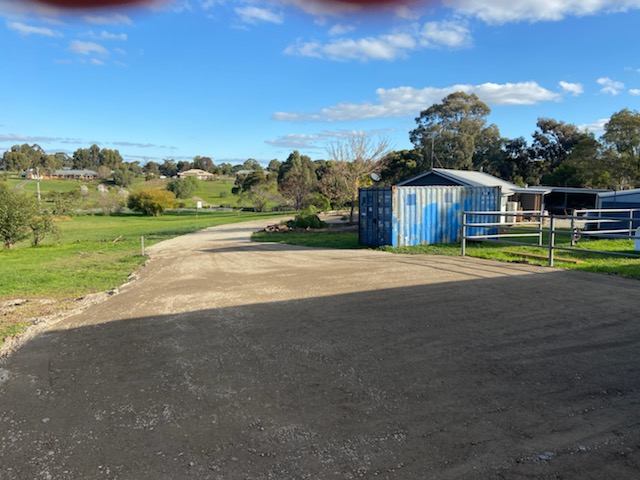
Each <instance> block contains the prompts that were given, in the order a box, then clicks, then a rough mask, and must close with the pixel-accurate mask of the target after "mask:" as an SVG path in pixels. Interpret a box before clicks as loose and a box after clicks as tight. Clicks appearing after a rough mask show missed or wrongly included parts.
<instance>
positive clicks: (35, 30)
mask: <svg viewBox="0 0 640 480" xmlns="http://www.w3.org/2000/svg"><path fill="white" fill-rule="evenodd" d="M7 27H9V28H10V29H11V30H14V31H16V32H18V33H19V34H20V35H42V36H45V37H51V38H60V37H62V36H63V35H62V33H60V32H56V31H55V30H52V29H50V28H47V27H34V26H32V25H27V24H26V23H22V22H8V23H7Z"/></svg>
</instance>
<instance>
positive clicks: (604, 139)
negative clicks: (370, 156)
mask: <svg viewBox="0 0 640 480" xmlns="http://www.w3.org/2000/svg"><path fill="white" fill-rule="evenodd" d="M490 113H491V110H490V108H489V107H488V106H487V105H486V104H484V103H483V102H482V101H480V100H479V99H478V97H477V96H476V95H474V94H466V93H463V92H456V93H452V94H450V95H448V96H447V97H445V98H444V99H443V101H442V102H441V103H438V104H434V105H432V106H431V107H429V108H427V109H426V110H423V111H422V112H421V113H420V115H419V116H418V117H417V118H416V124H417V126H416V128H415V129H414V130H412V131H411V132H410V135H409V138H410V140H411V142H412V143H413V145H414V148H413V149H411V150H403V151H398V152H393V153H392V154H391V155H390V156H389V157H387V158H386V159H385V162H384V166H383V169H382V173H383V177H384V178H385V179H386V181H387V182H388V183H395V182H397V181H400V180H402V179H406V178H410V177H411V176H413V175H417V174H419V173H421V172H424V171H426V170H429V169H430V168H431V167H432V166H434V167H442V168H453V169H461V170H479V171H484V172H487V173H490V174H492V175H495V176H497V177H500V178H502V179H503V180H507V181H510V182H513V183H515V184H518V185H549V186H564V187H588V188H604V189H614V190H620V189H629V188H635V187H638V186H640V113H639V112H637V111H632V110H630V109H627V108H625V109H622V110H620V111H618V112H615V113H614V114H613V115H611V117H610V119H609V121H608V122H607V123H606V124H605V125H604V133H603V134H602V135H601V136H600V138H597V137H596V136H595V135H594V134H593V133H592V132H588V131H584V130H581V129H580V128H578V127H577V126H576V125H573V124H571V123H565V122H563V121H561V120H555V119H552V118H539V119H538V121H537V124H536V130H535V131H534V132H533V134H532V141H531V143H528V142H527V140H526V139H525V138H524V137H518V138H515V139H513V138H511V139H510V138H505V137H502V136H501V135H500V131H499V129H498V127H497V126H496V125H494V124H489V125H488V124H487V117H488V115H489V114H490Z"/></svg>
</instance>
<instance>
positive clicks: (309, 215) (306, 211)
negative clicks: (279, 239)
mask: <svg viewBox="0 0 640 480" xmlns="http://www.w3.org/2000/svg"><path fill="white" fill-rule="evenodd" d="M317 211H318V210H317V209H316V207H314V206H313V205H311V206H309V207H305V208H303V209H302V210H300V213H299V214H298V215H296V218H295V219H294V220H293V222H291V225H290V226H293V227H296V228H324V227H326V226H327V224H326V223H325V222H323V221H322V220H320V218H319V217H318V215H316V212H317Z"/></svg>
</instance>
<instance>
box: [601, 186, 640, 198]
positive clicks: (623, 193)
mask: <svg viewBox="0 0 640 480" xmlns="http://www.w3.org/2000/svg"><path fill="white" fill-rule="evenodd" d="M638 195H640V188H633V189H631V190H617V191H615V192H614V191H608V192H600V193H598V196H599V197H600V198H608V197H617V198H619V197H635V196H638Z"/></svg>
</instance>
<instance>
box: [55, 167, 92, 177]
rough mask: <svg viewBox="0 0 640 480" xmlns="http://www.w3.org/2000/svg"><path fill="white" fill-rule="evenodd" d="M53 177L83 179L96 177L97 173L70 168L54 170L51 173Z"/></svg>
mask: <svg viewBox="0 0 640 480" xmlns="http://www.w3.org/2000/svg"><path fill="white" fill-rule="evenodd" d="M53 174H54V175H66V176H74V175H75V176H85V177H91V176H96V175H98V172H96V171H94V170H88V169H83V170H81V169H75V170H74V169H71V168H63V169H62V170H54V171H53Z"/></svg>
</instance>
